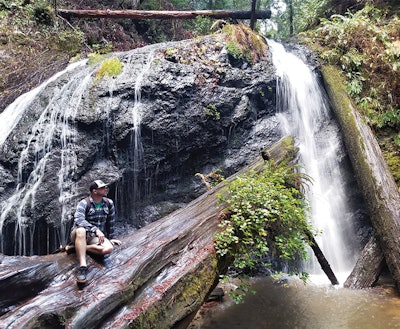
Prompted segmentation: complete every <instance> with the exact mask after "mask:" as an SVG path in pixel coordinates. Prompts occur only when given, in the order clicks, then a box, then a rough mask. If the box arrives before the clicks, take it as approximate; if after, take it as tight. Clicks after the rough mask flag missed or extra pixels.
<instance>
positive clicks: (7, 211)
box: [0, 61, 93, 255]
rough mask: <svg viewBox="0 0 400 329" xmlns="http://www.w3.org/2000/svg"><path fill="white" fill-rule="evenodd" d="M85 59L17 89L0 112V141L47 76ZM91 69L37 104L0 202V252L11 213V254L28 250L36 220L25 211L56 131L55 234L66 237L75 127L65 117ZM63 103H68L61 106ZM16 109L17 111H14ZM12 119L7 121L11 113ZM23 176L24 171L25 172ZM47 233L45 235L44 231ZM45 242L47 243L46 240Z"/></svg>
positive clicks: (72, 111)
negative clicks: (13, 178) (12, 182)
mask: <svg viewBox="0 0 400 329" xmlns="http://www.w3.org/2000/svg"><path fill="white" fill-rule="evenodd" d="M85 63H86V61H81V62H78V63H75V64H71V65H70V66H68V67H67V69H65V70H64V71H62V72H60V73H58V74H56V75H55V76H53V77H52V78H51V79H49V80H48V81H46V82H45V83H43V84H42V85H41V86H39V87H37V88H36V89H34V90H33V91H31V92H29V93H27V94H25V95H22V96H21V97H20V98H19V99H17V100H16V101H15V102H14V103H12V104H11V105H10V106H9V107H7V108H6V109H5V110H4V111H3V112H2V113H1V114H0V122H4V121H5V122H6V123H7V125H5V126H4V127H5V129H4V130H3V128H2V132H3V133H2V135H1V144H0V147H1V146H2V144H3V143H4V141H5V140H6V138H7V136H8V135H9V134H10V132H11V131H12V129H13V128H14V127H15V126H16V125H17V124H18V121H19V120H20V119H21V117H22V116H23V114H24V112H25V111H26V110H27V109H28V108H29V106H30V104H31V103H32V101H33V100H34V97H35V96H37V95H38V94H39V93H40V92H41V91H43V90H44V89H45V88H46V87H47V86H48V85H49V84H50V83H51V82H53V81H55V80H56V79H58V78H60V77H62V76H63V75H64V74H66V73H68V72H70V71H72V70H75V69H76V68H77V67H79V66H83V65H85ZM92 73H93V69H91V70H90V71H89V72H87V71H86V70H81V71H80V72H79V73H78V75H79V76H78V77H77V78H76V79H70V80H68V81H67V82H66V83H65V84H64V85H63V86H62V87H61V88H59V89H57V88H53V89H52V90H53V91H52V95H51V97H50V99H49V101H48V103H47V105H46V107H45V108H44V109H42V111H41V113H40V115H39V117H38V119H37V121H36V122H35V124H34V125H33V127H32V129H31V133H30V137H29V138H28V140H27V143H26V146H25V147H24V149H23V150H22V151H21V153H20V156H19V159H18V175H17V184H16V190H15V192H14V193H13V194H12V195H11V196H10V197H9V198H8V199H7V200H5V201H3V202H2V204H1V205H0V241H1V244H0V248H1V249H0V251H1V252H4V247H5V246H4V241H5V239H4V236H3V234H4V232H3V226H4V223H5V221H6V220H7V219H8V218H9V217H10V216H12V217H14V218H15V219H16V224H15V228H14V250H13V253H14V254H23V255H32V254H33V243H34V241H33V239H32V237H33V232H34V231H35V225H34V224H33V223H32V221H31V220H29V216H30V212H31V210H32V209H33V208H34V206H35V196H36V194H37V193H38V190H39V188H40V186H41V183H42V180H43V179H44V176H45V174H46V166H48V165H49V163H48V161H49V157H50V154H51V152H52V151H53V150H54V139H55V138H56V136H58V138H59V140H60V144H61V147H60V158H61V165H60V169H59V175H58V190H59V202H60V205H61V223H62V224H63V225H61V228H60V231H56V234H58V236H57V237H55V239H57V240H58V241H60V242H62V243H65V239H66V236H67V234H66V227H65V226H66V225H65V224H66V223H67V222H69V221H70V218H69V216H68V214H69V212H68V210H67V208H66V205H67V201H68V200H69V198H70V196H71V195H72V194H73V190H74V184H73V182H72V177H73V173H74V171H75V169H76V154H75V152H74V136H75V133H74V130H73V129H71V125H70V124H69V121H73V118H74V117H75V115H76V111H77V109H78V107H79V104H80V101H81V98H82V93H83V92H84V91H85V90H86V87H87V85H88V83H89V81H90V77H91V74H92ZM66 104H68V106H66ZM16 114H17V115H16ZM8 118H13V122H12V123H10V119H8ZM32 153H33V157H34V164H33V168H32V170H31V171H30V173H29V174H28V175H26V174H25V173H24V165H25V163H26V161H27V159H28V157H30V156H32ZM25 176H27V177H25ZM47 238H49V237H47ZM47 244H48V243H47Z"/></svg>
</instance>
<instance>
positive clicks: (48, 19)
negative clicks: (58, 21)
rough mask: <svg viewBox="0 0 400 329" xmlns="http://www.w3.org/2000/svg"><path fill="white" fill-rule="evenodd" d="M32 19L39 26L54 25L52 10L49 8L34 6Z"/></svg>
mask: <svg viewBox="0 0 400 329" xmlns="http://www.w3.org/2000/svg"><path fill="white" fill-rule="evenodd" d="M33 17H34V19H35V20H36V21H37V22H38V23H39V24H43V25H53V23H54V20H53V18H54V17H53V13H52V9H51V7H49V6H40V5H38V6H35V7H34V9H33Z"/></svg>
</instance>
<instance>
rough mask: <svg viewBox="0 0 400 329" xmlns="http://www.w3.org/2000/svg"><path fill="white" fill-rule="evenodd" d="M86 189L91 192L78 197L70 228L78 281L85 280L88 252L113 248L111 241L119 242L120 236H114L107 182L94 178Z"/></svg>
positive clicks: (112, 208) (111, 205)
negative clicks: (83, 197) (116, 237)
mask: <svg viewBox="0 0 400 329" xmlns="http://www.w3.org/2000/svg"><path fill="white" fill-rule="evenodd" d="M89 190H90V196H89V197H87V198H85V199H83V200H81V201H80V202H79V203H78V206H77V207H76V211H75V215H74V225H73V227H72V231H71V242H72V244H74V245H75V251H76V255H77V258H78V262H79V268H78V270H77V275H76V281H77V282H78V283H81V284H84V283H86V282H87V280H86V274H87V263H86V253H87V252H88V253H92V254H94V255H100V256H103V255H106V254H110V253H111V252H112V251H113V250H114V247H113V244H115V245H121V241H120V240H116V239H113V234H114V223H115V208H114V203H113V201H112V200H111V199H108V198H106V196H107V192H108V190H107V184H105V183H104V182H103V181H101V180H95V181H94V182H93V183H91V184H90V186H89ZM67 248H68V246H67ZM67 248H66V251H67V252H68V249H67ZM70 248H71V247H70Z"/></svg>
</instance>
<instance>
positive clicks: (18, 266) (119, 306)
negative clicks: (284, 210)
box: [0, 139, 295, 329]
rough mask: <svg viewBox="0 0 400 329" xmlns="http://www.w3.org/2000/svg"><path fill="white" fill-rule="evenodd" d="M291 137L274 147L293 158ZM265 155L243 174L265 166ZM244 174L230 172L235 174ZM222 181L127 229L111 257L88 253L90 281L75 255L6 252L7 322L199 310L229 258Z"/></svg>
mask: <svg viewBox="0 0 400 329" xmlns="http://www.w3.org/2000/svg"><path fill="white" fill-rule="evenodd" d="M294 154H295V149H294V147H293V144H292V142H290V141H288V139H285V140H282V141H280V142H279V143H277V144H276V145H274V147H272V148H271V149H270V150H269V155H270V156H271V157H272V158H273V159H275V160H276V161H282V160H283V159H285V158H286V157H288V156H291V157H293V155H294ZM262 167H263V159H262V158H261V156H260V157H259V159H257V160H256V161H254V162H253V163H252V164H251V165H250V166H248V167H247V168H244V169H243V170H242V171H241V172H240V173H242V172H245V171H248V170H260V169H261V168H262ZM236 176H237V175H234V176H231V177H230V178H229V179H228V181H232V180H233V179H235V178H236ZM223 187H224V183H220V184H219V185H217V186H215V187H214V188H212V189H211V190H209V191H208V192H207V193H205V194H203V195H202V196H201V197H199V198H197V199H196V200H194V201H192V202H191V203H189V204H188V205H187V206H186V207H184V208H182V209H180V210H177V211H175V212H173V213H172V214H170V215H168V216H166V217H165V218H163V219H160V220H158V221H156V222H153V223H151V224H149V225H147V226H145V227H144V228H141V229H140V230H137V231H135V232H133V233H130V234H128V235H127V236H125V237H123V238H122V239H121V240H122V242H123V244H122V246H121V247H117V248H116V250H115V251H114V252H113V253H112V254H111V255H110V256H109V257H107V258H105V259H102V260H98V259H94V258H91V257H88V261H89V262H88V263H89V273H88V280H89V282H88V284H87V285H86V286H85V287H83V288H82V287H81V290H79V289H78V287H77V286H76V283H75V277H74V270H75V267H76V257H75V255H69V256H67V255H65V254H56V255H47V256H35V257H18V256H17V257H10V256H5V257H3V258H2V259H1V272H0V295H1V304H0V311H1V313H0V314H1V316H0V322H1V324H2V328H8V329H20V328H26V329H28V328H41V329H46V328H61V327H62V328H96V329H101V328H107V329H111V328H125V327H128V326H129V328H141V329H144V328H157V329H163V328H165V329H169V328H171V327H173V326H178V325H179V324H180V323H183V322H184V321H185V319H186V318H187V317H189V316H191V315H192V314H193V313H194V312H196V311H197V310H198V309H199V308H200V306H201V304H202V302H203V301H204V300H205V298H206V296H207V294H208V293H209V292H211V291H212V289H213V288H214V287H215V285H216V284H217V281H218V277H219V274H220V273H221V272H223V271H224V270H226V267H227V265H229V264H228V263H227V264H221V263H219V264H218V262H217V257H216V254H215V250H214V242H213V240H214V236H215V234H216V233H217V232H218V230H219V228H218V224H219V221H220V217H221V215H222V214H224V207H223V205H218V197H217V195H218V193H221V192H223V190H222V189H223Z"/></svg>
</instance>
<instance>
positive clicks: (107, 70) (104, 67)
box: [95, 57, 122, 81]
mask: <svg viewBox="0 0 400 329" xmlns="http://www.w3.org/2000/svg"><path fill="white" fill-rule="evenodd" d="M121 72H122V63H121V61H120V60H119V59H118V58H117V57H111V58H107V59H106V60H104V62H103V63H102V64H101V65H100V67H99V69H98V71H97V73H96V76H95V81H98V80H100V79H101V78H103V77H104V76H108V77H116V76H117V75H119V74H121Z"/></svg>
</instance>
